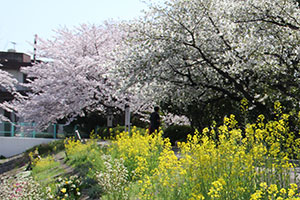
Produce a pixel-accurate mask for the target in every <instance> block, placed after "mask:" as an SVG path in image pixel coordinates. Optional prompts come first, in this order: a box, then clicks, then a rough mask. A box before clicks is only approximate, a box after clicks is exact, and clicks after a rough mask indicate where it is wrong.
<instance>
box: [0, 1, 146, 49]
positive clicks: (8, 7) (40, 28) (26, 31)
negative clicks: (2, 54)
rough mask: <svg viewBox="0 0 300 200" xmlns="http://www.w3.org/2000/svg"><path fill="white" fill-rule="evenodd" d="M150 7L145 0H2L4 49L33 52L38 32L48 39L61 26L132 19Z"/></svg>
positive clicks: (1, 40)
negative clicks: (32, 44) (35, 36)
mask: <svg viewBox="0 0 300 200" xmlns="http://www.w3.org/2000/svg"><path fill="white" fill-rule="evenodd" d="M146 8H147V6H146V5H145V3H143V2H142V1H141V0H1V12H0V19H1V20H0V51H7V50H8V49H13V48H15V49H16V50H17V51H18V52H24V53H28V54H31V52H32V51H33V47H32V46H31V44H30V43H33V40H34V35H35V34H37V35H38V36H39V37H42V38H44V39H48V38H51V36H53V35H55V33H54V32H53V30H54V29H58V28H59V27H61V26H67V27H68V28H72V27H74V26H78V25H79V24H82V23H94V24H101V23H102V22H103V21H104V20H109V19H115V20H118V19H119V20H120V19H126V20H130V19H133V18H135V17H138V16H140V15H141V10H142V9H146ZM13 43H16V44H15V45H14V44H13Z"/></svg>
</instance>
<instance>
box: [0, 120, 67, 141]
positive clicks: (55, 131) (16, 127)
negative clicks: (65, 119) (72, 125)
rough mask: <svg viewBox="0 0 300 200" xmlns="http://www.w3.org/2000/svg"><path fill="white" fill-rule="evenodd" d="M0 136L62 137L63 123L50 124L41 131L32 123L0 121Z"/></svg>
mask: <svg viewBox="0 0 300 200" xmlns="http://www.w3.org/2000/svg"><path fill="white" fill-rule="evenodd" d="M0 136H6V137H32V138H55V139H56V138H63V137H64V125H63V124H51V125H49V127H48V128H47V129H45V130H43V131H38V129H37V128H36V126H35V124H34V123H24V122H19V123H9V122H0Z"/></svg>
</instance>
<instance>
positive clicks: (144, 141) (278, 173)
mask: <svg viewBox="0 0 300 200" xmlns="http://www.w3.org/2000/svg"><path fill="white" fill-rule="evenodd" d="M244 108H245V109H246V108H247V104H246V103H245V105H244ZM275 109H276V118H275V120H273V121H266V119H265V117H264V116H263V115H259V116H258V118H257V121H256V123H253V124H246V125H245V127H244V129H243V130H242V129H240V128H239V123H238V122H237V121H236V119H235V116H234V115H230V116H229V117H225V118H224V123H223V125H221V126H218V127H217V126H216V124H213V125H212V126H211V127H207V128H204V129H203V130H202V131H201V132H199V131H196V132H195V133H194V134H193V135H189V136H188V137H187V141H185V142H179V143H178V147H179V148H180V156H179V157H178V156H176V155H175V153H174V151H172V147H171V144H170V142H169V140H168V139H166V138H163V133H162V132H159V133H155V134H152V135H149V134H144V133H141V132H139V131H138V130H137V129H136V128H135V127H134V128H133V129H132V132H131V133H130V134H129V133H126V132H123V133H120V134H119V135H117V136H116V137H115V138H114V140H113V141H112V145H110V146H109V147H108V148H107V150H106V151H102V152H101V153H102V154H106V155H103V156H92V155H98V154H96V152H97V151H98V150H99V149H96V145H95V142H93V141H91V142H87V143H86V144H82V143H80V142H78V141H75V140H69V141H67V142H66V144H65V145H66V152H67V154H68V157H69V158H70V160H72V159H78V158H79V156H81V158H82V156H83V157H84V158H85V160H89V161H90V162H91V163H97V162H99V160H101V161H102V162H103V165H104V168H97V173H96V174H95V176H96V177H97V182H98V184H99V187H102V188H104V189H105V190H106V194H107V195H108V198H112V199H114V198H117V199H118V198H121V197H122V198H123V199H149V200H150V199H151V200H152V199H153V200H160V199H182V200H184V199H186V200H196V199H241V200H243V199H245V200H246V199H247V200H249V199H252V200H256V199H277V200H280V199H299V198H300V197H299V188H298V186H297V184H298V183H297V182H296V181H297V180H296V176H295V179H292V176H291V172H293V171H294V172H295V167H297V165H296V164H295V163H293V162H290V161H291V159H298V158H299V155H300V154H299V149H300V148H299V147H300V139H295V138H296V135H295V134H296V133H293V132H291V131H290V129H289V118H290V116H289V115H288V114H284V113H282V111H281V105H280V103H276V106H275ZM298 115H299V117H300V113H299V114H298ZM95 167H96V165H94V164H93V165H91V167H90V168H91V170H95V169H93V168H95ZM101 170H102V171H101ZM67 182H69V181H68V180H67ZM64 183H66V182H64ZM132 185H133V186H134V188H135V190H134V191H132V190H131V186H132ZM60 189H62V188H60ZM64 198H65V197H64ZM66 198H67V197H66Z"/></svg>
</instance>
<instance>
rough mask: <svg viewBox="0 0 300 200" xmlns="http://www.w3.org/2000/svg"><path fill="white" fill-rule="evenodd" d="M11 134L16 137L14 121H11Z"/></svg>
mask: <svg viewBox="0 0 300 200" xmlns="http://www.w3.org/2000/svg"><path fill="white" fill-rule="evenodd" d="M10 136H11V137H14V136H15V126H14V123H13V122H12V123H10Z"/></svg>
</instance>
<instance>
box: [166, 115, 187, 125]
mask: <svg viewBox="0 0 300 200" xmlns="http://www.w3.org/2000/svg"><path fill="white" fill-rule="evenodd" d="M162 121H163V122H164V125H166V126H171V125H174V124H176V125H191V123H190V120H189V119H188V118H187V117H186V116H183V115H182V116H179V115H174V114H172V113H168V114H167V115H164V116H162Z"/></svg>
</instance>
